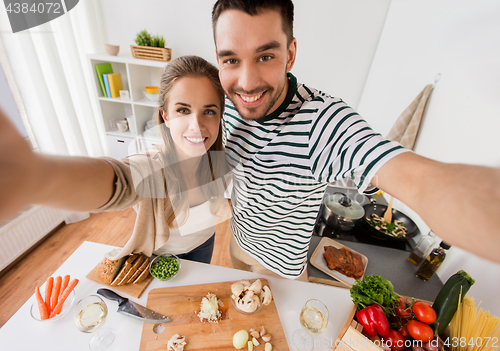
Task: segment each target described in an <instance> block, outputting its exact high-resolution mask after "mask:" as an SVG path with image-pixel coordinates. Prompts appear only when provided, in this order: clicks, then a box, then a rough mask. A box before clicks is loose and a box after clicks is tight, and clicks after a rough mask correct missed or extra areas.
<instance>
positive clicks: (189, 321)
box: [139, 279, 289, 351]
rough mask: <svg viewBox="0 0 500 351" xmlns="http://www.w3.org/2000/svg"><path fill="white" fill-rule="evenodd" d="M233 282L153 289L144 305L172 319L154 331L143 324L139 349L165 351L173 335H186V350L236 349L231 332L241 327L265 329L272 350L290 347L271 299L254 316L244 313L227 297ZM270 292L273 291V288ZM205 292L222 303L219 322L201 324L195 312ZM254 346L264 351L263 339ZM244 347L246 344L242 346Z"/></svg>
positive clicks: (151, 326)
mask: <svg viewBox="0 0 500 351" xmlns="http://www.w3.org/2000/svg"><path fill="white" fill-rule="evenodd" d="M261 281H262V284H263V285H268V286H269V283H268V282H267V280H266V279H261ZM232 283H234V281H232V282H221V283H210V284H200V285H189V286H178V287H171V288H161V289H153V290H151V291H150V292H149V294H148V302H147V307H148V308H150V309H152V310H154V311H156V312H159V313H161V314H163V315H165V316H168V317H170V318H171V319H172V321H171V322H168V323H163V326H164V327H165V329H164V330H163V331H162V332H161V333H159V334H156V333H155V332H154V329H155V328H154V327H155V325H154V324H151V323H144V324H143V327H142V336H141V345H140V348H139V350H141V351H146V350H148V351H153V350H166V348H167V346H166V344H167V342H168V340H170V338H171V337H172V336H173V335H174V334H179V335H182V336H185V337H186V343H187V344H186V346H185V348H184V350H185V351H189V350H204V351H206V350H217V351H235V350H236V349H235V348H234V346H233V335H234V333H236V332H237V331H239V330H241V329H245V330H246V331H249V330H250V329H251V328H253V329H257V330H258V329H260V327H261V326H264V328H266V330H267V332H268V333H269V334H271V337H272V340H271V344H272V345H273V351H282V350H289V348H288V344H287V342H286V337H285V333H284V331H283V327H282V326H281V322H280V318H279V316H278V311H277V310H276V305H275V303H274V300H273V301H272V302H271V303H270V304H269V305H267V306H262V308H261V309H260V311H258V312H257V313H255V314H253V315H243V314H241V313H239V312H238V311H236V310H235V309H234V308H233V306H232V304H231V301H230V300H229V299H230V295H231V284H232ZM270 288H271V292H272V287H270ZM208 293H212V294H215V295H217V297H218V298H219V299H220V300H222V303H223V304H224V306H222V307H221V306H219V311H220V312H221V315H222V319H221V320H220V321H219V323H207V322H205V323H203V322H201V321H200V318H199V317H198V316H197V315H196V313H198V312H199V311H200V303H201V299H202V298H203V297H205V296H207V294H208ZM259 342H261V344H260V345H259V346H257V347H255V348H254V350H255V351H264V344H265V343H264V342H262V339H261V338H259ZM244 350H247V347H245V348H244Z"/></svg>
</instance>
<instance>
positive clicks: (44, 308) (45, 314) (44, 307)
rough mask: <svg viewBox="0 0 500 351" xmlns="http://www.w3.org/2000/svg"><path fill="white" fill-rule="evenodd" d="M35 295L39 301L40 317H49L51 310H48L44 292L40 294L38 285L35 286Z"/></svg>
mask: <svg viewBox="0 0 500 351" xmlns="http://www.w3.org/2000/svg"><path fill="white" fill-rule="evenodd" d="M35 296H36V302H37V303H38V309H39V311H40V318H41V319H48V318H49V312H48V311H47V305H46V304H45V302H44V301H43V298H42V294H40V288H39V287H38V286H37V287H36V288H35Z"/></svg>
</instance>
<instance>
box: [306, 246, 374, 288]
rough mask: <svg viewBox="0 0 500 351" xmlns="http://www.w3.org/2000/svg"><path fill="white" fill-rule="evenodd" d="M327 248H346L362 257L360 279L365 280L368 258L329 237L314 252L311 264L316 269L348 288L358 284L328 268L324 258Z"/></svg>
mask: <svg viewBox="0 0 500 351" xmlns="http://www.w3.org/2000/svg"><path fill="white" fill-rule="evenodd" d="M325 246H333V247H335V248H337V249H341V248H343V247H345V248H346V249H347V250H349V251H351V252H354V253H355V254H357V255H360V256H361V262H363V275H362V276H361V278H359V279H363V277H364V276H365V272H366V266H367V265H368V258H367V257H366V256H365V255H363V254H360V253H359V252H357V251H355V250H353V249H351V248H349V247H347V246H345V245H342V244H341V243H339V242H338V241H335V240H333V239H330V238H327V237H324V238H323V239H321V241H320V242H319V244H318V246H317V247H316V249H315V250H314V252H313V254H312V256H311V260H310V263H311V264H312V265H313V266H314V267H316V268H317V269H319V270H320V271H322V272H324V273H326V274H328V275H329V276H330V277H332V278H334V279H336V280H338V281H340V282H342V283H344V284H346V285H347V286H348V287H351V286H352V285H353V284H354V283H355V282H356V279H354V278H351V277H348V276H346V275H344V274H342V273H340V272H338V271H336V270H331V269H330V268H328V266H327V265H326V261H325V259H324V257H323V254H324V253H325Z"/></svg>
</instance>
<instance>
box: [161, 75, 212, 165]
mask: <svg viewBox="0 0 500 351" xmlns="http://www.w3.org/2000/svg"><path fill="white" fill-rule="evenodd" d="M221 110H222V106H221V102H220V98H219V96H218V95H217V91H216V90H215V88H214V87H213V85H212V83H211V82H210V80H209V79H208V78H207V77H183V78H180V79H179V80H178V81H177V82H176V83H175V84H174V86H173V87H172V90H171V91H170V95H169V98H168V104H167V106H166V112H164V113H162V115H163V119H164V120H165V125H166V126H167V128H169V130H170V134H171V136H172V139H173V141H174V143H175V148H176V151H177V156H178V158H179V160H183V159H187V158H191V157H197V156H201V155H203V154H204V153H205V152H206V150H208V149H209V148H210V147H211V146H212V145H213V143H214V142H215V140H217V136H218V134H219V124H220V122H221Z"/></svg>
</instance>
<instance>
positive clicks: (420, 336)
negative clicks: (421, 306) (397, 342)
mask: <svg viewBox="0 0 500 351" xmlns="http://www.w3.org/2000/svg"><path fill="white" fill-rule="evenodd" d="M406 329H408V333H410V336H411V337H412V338H413V339H415V340H420V341H423V342H427V341H429V340H431V339H432V338H433V337H434V332H433V331H432V328H431V327H429V326H428V325H427V324H425V323H422V322H419V321H416V320H411V321H408V324H406Z"/></svg>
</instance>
